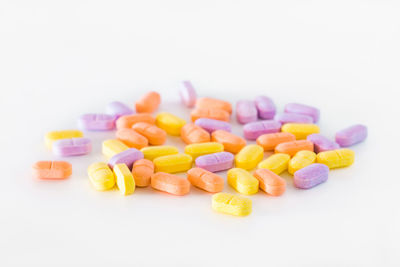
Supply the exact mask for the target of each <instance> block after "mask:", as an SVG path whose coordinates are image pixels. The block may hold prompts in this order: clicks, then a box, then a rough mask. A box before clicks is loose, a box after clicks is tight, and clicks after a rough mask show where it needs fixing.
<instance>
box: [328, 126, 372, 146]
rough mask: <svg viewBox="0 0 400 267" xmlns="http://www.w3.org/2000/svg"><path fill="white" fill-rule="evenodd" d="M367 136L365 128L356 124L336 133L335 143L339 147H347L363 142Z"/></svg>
mask: <svg viewBox="0 0 400 267" xmlns="http://www.w3.org/2000/svg"><path fill="white" fill-rule="evenodd" d="M367 135H368V133H367V127H366V126H364V125H361V124H357V125H353V126H350V127H348V128H346V129H343V130H341V131H339V132H337V133H336V142H337V143H338V144H339V145H340V146H341V147H349V146H352V145H355V144H358V143H360V142H362V141H364V140H365V138H367Z"/></svg>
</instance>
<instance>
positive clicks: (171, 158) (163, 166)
mask: <svg viewBox="0 0 400 267" xmlns="http://www.w3.org/2000/svg"><path fill="white" fill-rule="evenodd" d="M192 161H193V159H192V157H191V156H189V155H187V154H175V155H168V156H162V157H158V158H156V159H154V160H153V163H154V167H155V170H156V172H167V173H176V172H185V171H187V170H189V169H190V168H192Z"/></svg>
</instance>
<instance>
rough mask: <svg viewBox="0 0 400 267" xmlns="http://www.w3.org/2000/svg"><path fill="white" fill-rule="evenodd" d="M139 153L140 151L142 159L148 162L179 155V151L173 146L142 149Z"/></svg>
mask: <svg viewBox="0 0 400 267" xmlns="http://www.w3.org/2000/svg"><path fill="white" fill-rule="evenodd" d="M140 151H142V153H143V156H144V158H145V159H148V160H154V159H155V158H158V157H162V156H167V155H174V154H178V153H179V150H178V149H177V148H176V147H174V146H150V147H144V148H142V149H141V150H140Z"/></svg>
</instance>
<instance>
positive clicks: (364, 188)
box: [0, 0, 400, 266]
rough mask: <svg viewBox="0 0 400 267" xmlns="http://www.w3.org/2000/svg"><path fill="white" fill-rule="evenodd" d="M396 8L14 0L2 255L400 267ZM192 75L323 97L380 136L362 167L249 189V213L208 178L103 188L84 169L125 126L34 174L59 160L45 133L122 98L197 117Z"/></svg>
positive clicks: (0, 104)
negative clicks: (225, 209)
mask: <svg viewBox="0 0 400 267" xmlns="http://www.w3.org/2000/svg"><path fill="white" fill-rule="evenodd" d="M399 14H400V2H399V1H384V0H377V1H373V0H369V1H368V0H365V1H352V0H346V1H285V0H282V1H216V0H214V1H134V0H129V1H99V0H97V1H82V0H79V1H72V0H70V1H17V0H10V1H7V0H1V1H0V91H1V96H0V111H1V114H2V122H1V136H2V138H1V139H0V142H1V143H0V150H1V153H0V162H1V181H2V184H1V186H0V211H1V214H0V222H1V224H0V265H1V266H12V265H24V266H74V265H84V266H87V265H89V264H93V265H96V266H119V265H131V266H145V265H158V266H160V265H162V266H206V265H207V266H211V265H214V266H215V265H218V264H220V265H221V266H251V265H255V264H257V265H258V266H267V265H268V266H399V265H400V259H399V257H400V256H399V239H400V230H399V223H400V216H399V200H400V199H399V186H400V182H399V180H400V179H399V178H400V177H399V174H398V172H396V170H398V162H399V161H398V151H399V144H398V136H399V134H398V131H399V130H400V129H399V126H398V120H399V119H398V118H399V111H398V101H399V98H398V93H397V91H398V90H399V86H400V82H399V71H400V63H399V62H400V53H399V48H400V16H399ZM183 79H189V80H191V81H192V82H193V84H194V86H195V88H196V89H197V92H198V94H199V95H201V96H211V97H217V98H222V99H225V100H229V101H231V102H232V103H234V102H235V101H237V100H239V99H252V98H253V97H255V96H257V95H260V94H264V95H268V96H270V97H272V98H273V99H274V101H275V102H276V104H277V106H278V107H279V111H280V112H281V111H282V109H283V106H284V104H286V103H288V102H293V101H296V102H300V103H305V104H311V105H315V106H317V107H319V108H320V110H321V121H320V123H319V125H320V127H321V131H322V133H323V134H325V135H327V136H329V137H333V136H334V133H335V132H336V131H337V130H339V129H341V128H344V127H347V126H349V125H351V124H354V123H363V124H366V125H367V126H368V127H369V137H368V139H367V141H366V142H364V143H362V144H359V145H357V146H355V147H354V150H355V151H356V162H355V164H354V165H353V166H351V167H349V168H345V169H338V170H332V171H331V173H330V177H329V180H328V181H327V182H326V183H324V184H322V185H320V186H318V187H315V188H313V189H311V190H298V189H295V188H294V187H293V184H292V178H291V177H290V176H289V175H288V174H287V173H286V174H284V175H283V176H284V177H285V179H286V180H287V182H288V189H287V192H286V194H285V195H283V196H282V197H279V198H274V197H270V196H267V195H266V194H265V193H263V192H259V193H258V194H257V195H254V196H251V199H252V200H253V213H252V214H251V215H250V216H248V217H245V218H237V217H232V216H228V215H223V214H218V213H215V212H213V211H212V210H211V195H210V194H208V193H205V192H202V191H200V190H198V189H195V188H192V191H191V193H190V194H189V195H187V196H184V197H174V196H170V195H166V194H163V193H160V192H156V191H154V190H152V189H151V188H146V189H137V190H136V191H135V193H134V194H133V195H131V196H127V197H123V196H121V195H120V194H119V193H118V191H116V190H112V191H108V192H103V193H101V192H96V191H95V190H93V188H92V187H91V185H90V183H89V180H88V178H87V175H86V168H87V166H88V165H89V164H90V163H92V162H94V161H98V160H104V158H103V156H102V155H101V153H100V144H101V141H102V140H103V139H105V138H111V137H113V135H114V133H113V132H106V133H88V134H87V136H88V137H90V138H92V140H93V143H94V151H93V153H92V154H91V155H88V156H83V157H76V158H71V159H69V160H70V162H71V163H72V164H73V168H74V170H73V171H74V173H73V175H72V176H71V177H70V179H68V180H65V181H57V182H54V181H52V182H46V181H35V180H33V179H32V177H31V174H30V168H31V165H32V164H33V163H34V162H35V161H37V160H54V159H56V157H54V156H53V155H52V153H51V152H50V151H47V150H46V148H45V147H44V144H43V136H44V134H45V133H46V132H47V131H50V130H58V129H68V128H74V127H76V119H77V117H78V116H79V115H81V114H83V113H87V112H103V111H104V107H105V105H106V104H107V103H108V102H110V101H112V100H120V101H123V102H125V103H126V104H129V105H131V106H132V105H133V103H134V101H135V100H136V99H138V97H139V96H140V95H142V94H143V93H144V92H145V91H146V90H150V89H151V90H157V91H159V92H160V93H161V94H162V97H163V103H162V105H161V107H160V111H161V110H167V111H171V112H173V113H175V114H177V115H180V116H182V117H184V118H186V119H188V118H189V110H188V109H186V108H184V107H182V106H181V105H180V104H179V102H178V101H179V98H178V94H177V92H176V89H177V84H178V83H179V81H181V80H183ZM232 122H233V123H234V125H236V122H235V119H234V117H232ZM234 132H235V133H237V134H242V130H241V127H240V126H238V125H236V126H235V129H234ZM168 143H169V144H177V145H178V146H179V148H180V149H182V148H183V145H182V144H181V142H180V140H179V138H170V139H169V141H168ZM223 175H224V174H223ZM225 191H226V192H231V193H233V190H232V189H231V188H229V186H226V188H225Z"/></svg>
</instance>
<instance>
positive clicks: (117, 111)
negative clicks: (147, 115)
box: [106, 101, 134, 119]
mask: <svg viewBox="0 0 400 267" xmlns="http://www.w3.org/2000/svg"><path fill="white" fill-rule="evenodd" d="M106 113H107V114H109V115H112V116H114V117H115V118H117V119H118V118H119V117H121V116H123V115H131V114H133V113H134V112H133V110H132V109H131V108H129V107H128V106H127V105H125V104H124V103H121V102H119V101H114V102H110V103H108V105H107V106H106Z"/></svg>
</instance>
